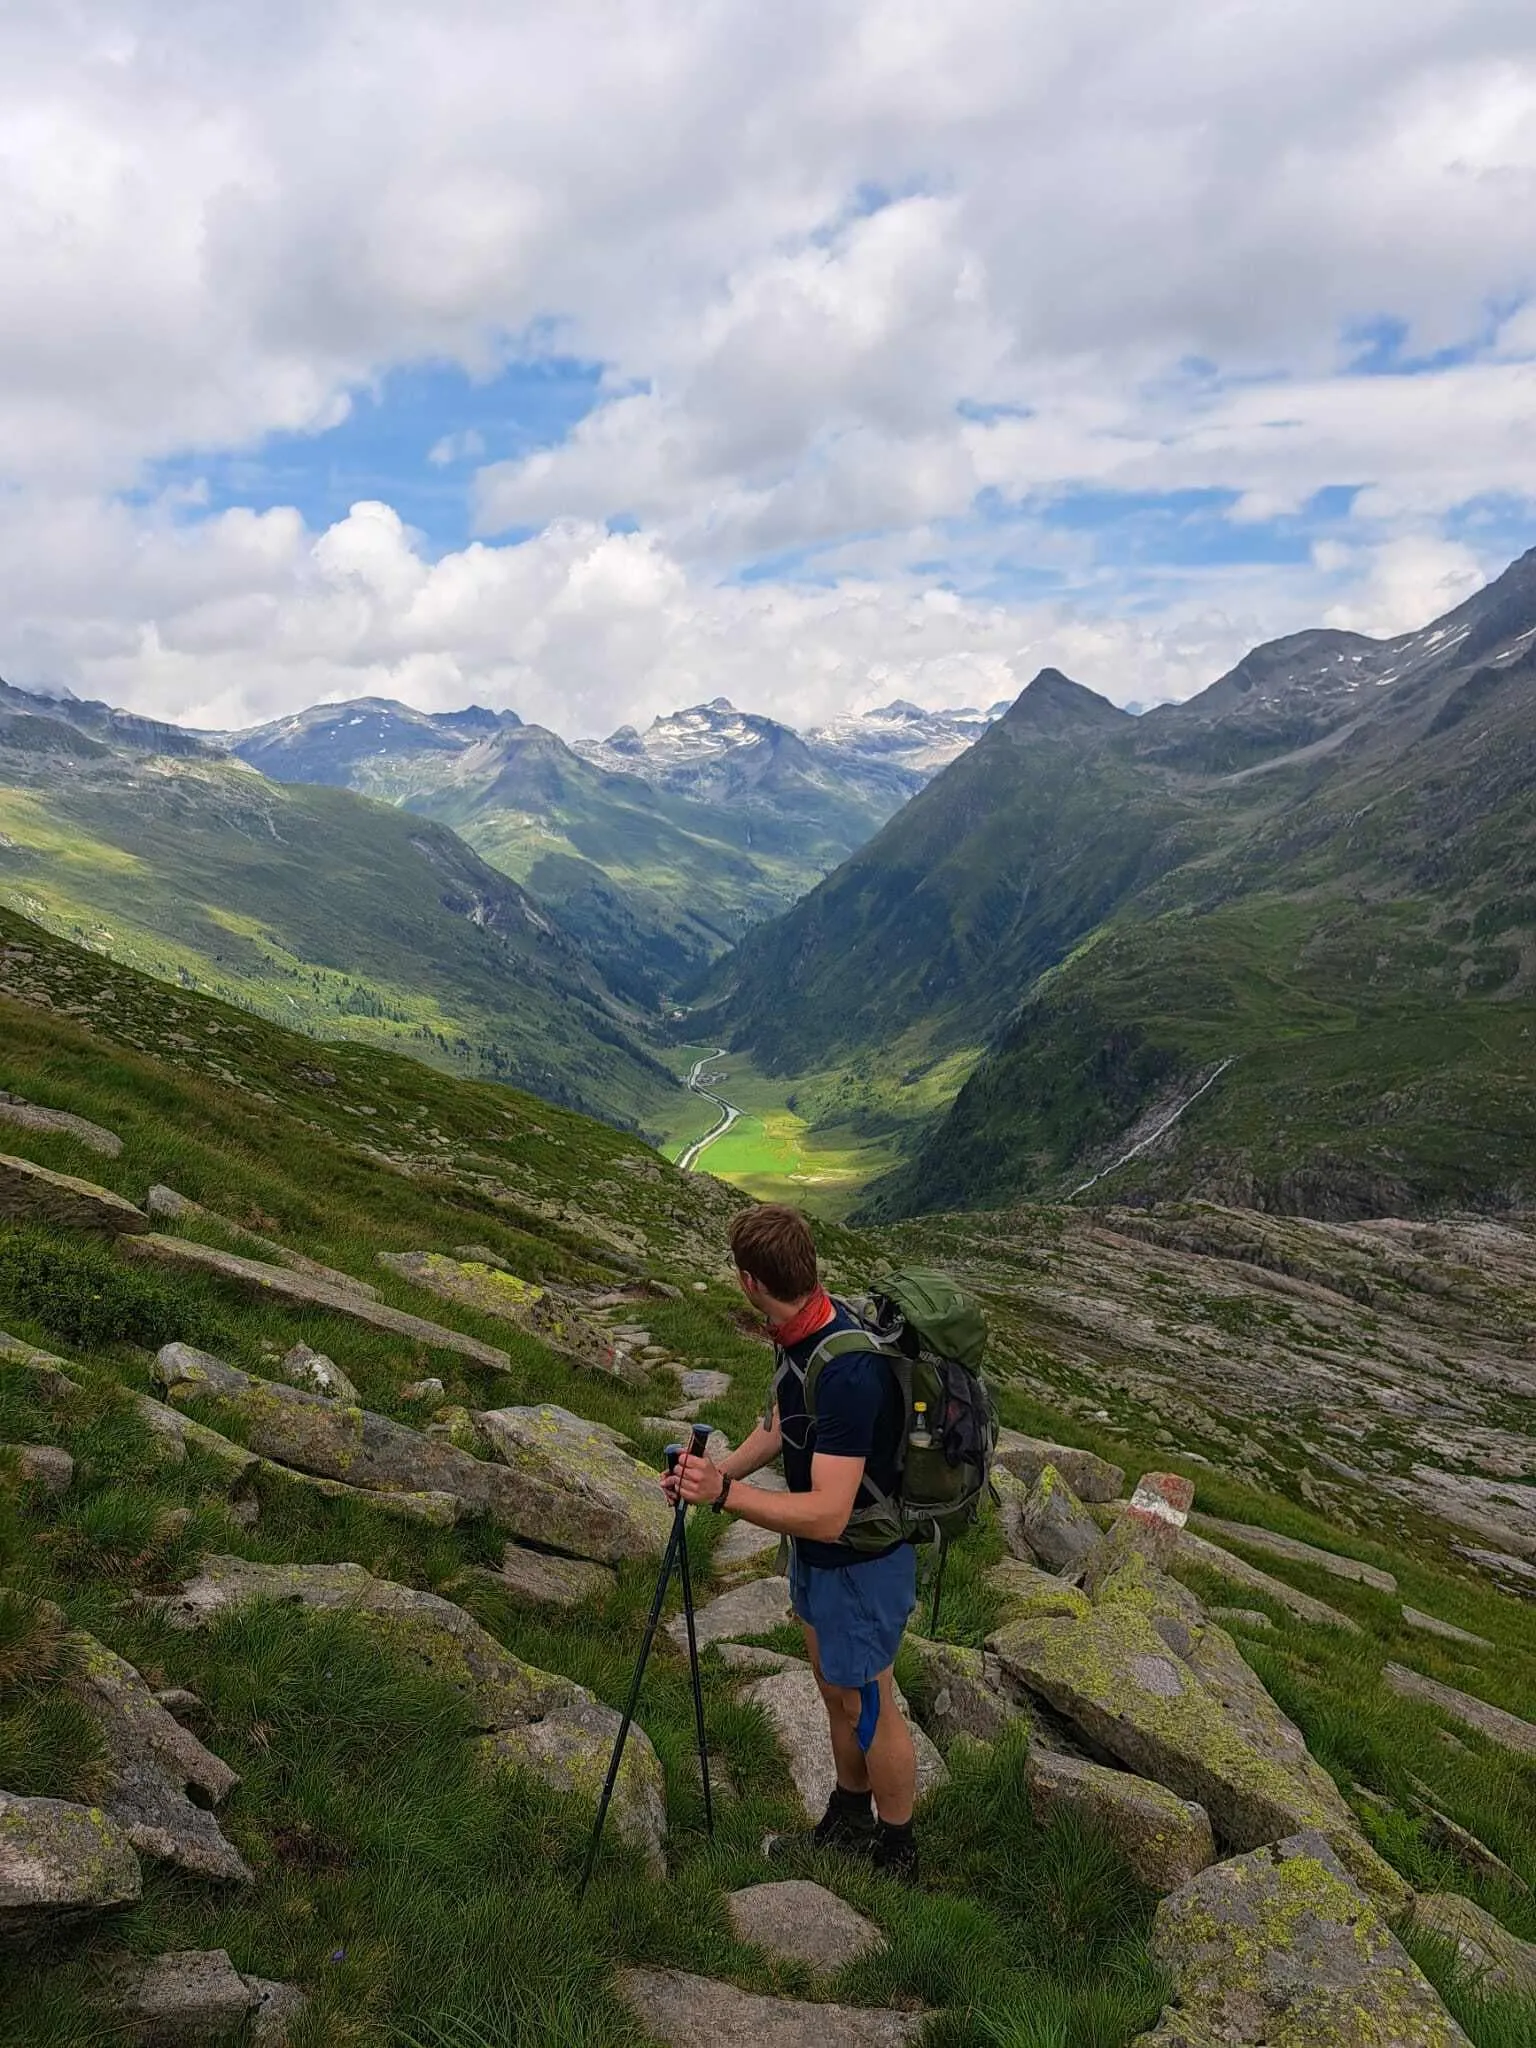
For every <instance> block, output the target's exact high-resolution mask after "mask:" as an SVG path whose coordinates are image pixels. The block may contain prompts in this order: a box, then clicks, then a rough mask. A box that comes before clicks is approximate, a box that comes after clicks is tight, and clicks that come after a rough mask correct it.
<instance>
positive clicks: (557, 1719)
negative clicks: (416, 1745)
mask: <svg viewBox="0 0 1536 2048" xmlns="http://www.w3.org/2000/svg"><path fill="white" fill-rule="evenodd" d="M618 1733H619V1716H618V1714H617V1713H615V1712H614V1710H613V1708H612V1707H608V1706H604V1705H603V1703H602V1702H601V1701H600V1700H594V1699H593V1698H592V1697H591V1696H590V1694H583V1696H582V1698H581V1699H580V1700H578V1701H577V1702H576V1703H575V1704H574V1705H571V1706H567V1707H557V1708H556V1709H555V1711H554V1712H553V1713H551V1714H546V1715H545V1716H544V1717H543V1718H542V1719H541V1720H538V1721H525V1722H523V1723H522V1724H521V1726H519V1727H516V1728H503V1729H501V1730H499V1731H498V1732H497V1733H496V1734H494V1735H488V1736H487V1737H486V1738H485V1741H484V1743H483V1745H482V1747H483V1749H484V1752H485V1754H486V1756H487V1757H488V1758H489V1759H490V1761H491V1762H492V1763H494V1764H501V1765H505V1766H508V1767H511V1768H513V1769H516V1770H524V1771H529V1772H531V1773H532V1774H533V1776H534V1777H536V1778H538V1779H539V1780H540V1781H541V1782H542V1783H543V1784H545V1785H549V1786H551V1787H553V1789H554V1790H555V1791H557V1792H570V1793H574V1794H575V1795H576V1796H577V1797H579V1798H582V1799H585V1800H586V1801H587V1802H588V1804H589V1805H591V1806H594V1807H595V1806H596V1804H597V1802H598V1800H599V1799H600V1798H601V1797H602V1790H603V1783H604V1780H605V1778H606V1776H607V1772H608V1763H609V1759H610V1757H611V1756H612V1754H613V1745H614V1743H615V1742H616V1741H617V1739H618ZM608 1818H609V1820H610V1821H611V1823H612V1825H613V1828H614V1832H615V1833H616V1834H617V1835H619V1836H620V1838H621V1839H622V1840H624V1841H627V1842H629V1843H630V1844H631V1845H632V1846H633V1847H634V1848H637V1849H638V1850H639V1851H640V1853H641V1855H642V1856H643V1857H644V1858H645V1860H646V1863H647V1865H648V1866H649V1869H650V1872H651V1875H652V1876H653V1877H657V1878H661V1877H665V1876H666V1874H667V1861H666V1853H665V1848H664V1844H665V1841H666V1835H667V1782H666V1778H665V1775H664V1774H663V1772H662V1768H661V1760H660V1758H659V1757H658V1756H657V1754H656V1752H655V1750H654V1749H653V1748H652V1747H651V1742H650V1738H649V1736H647V1735H646V1733H645V1731H644V1729H643V1728H637V1727H634V1726H633V1725H632V1726H631V1728H630V1731H629V1739H628V1741H627V1742H626V1743H625V1745H624V1759H623V1762H622V1763H621V1764H620V1765H619V1775H618V1777H617V1779H616V1780H615V1782H614V1787H613V1804H612V1805H611V1806H610V1808H609V1810H608Z"/></svg>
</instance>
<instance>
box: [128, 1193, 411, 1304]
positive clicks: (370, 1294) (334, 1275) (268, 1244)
mask: <svg viewBox="0 0 1536 2048" xmlns="http://www.w3.org/2000/svg"><path fill="white" fill-rule="evenodd" d="M144 1208H145V1211H146V1213H147V1214H148V1215H150V1216H152V1217H154V1218H155V1220H156V1221H157V1222H167V1223H187V1222H190V1221H191V1220H192V1219H193V1218H194V1217H196V1218H206V1219H207V1221H208V1222H210V1223H213V1224H216V1225H217V1226H218V1228H219V1229H220V1230H227V1231H228V1232H229V1234H230V1236H231V1237H237V1238H239V1240H240V1242H241V1243H242V1244H247V1245H249V1246H250V1247H251V1249H252V1250H253V1251H256V1252H260V1254H261V1256H262V1257H263V1258H264V1259H271V1260H272V1262H273V1264H274V1265H278V1266H287V1267H288V1268H289V1270H290V1271H291V1272H294V1273H307V1274H308V1275H309V1276H310V1278H311V1279H313V1280H324V1281H327V1282H328V1283H329V1284H330V1285H331V1286H333V1287H345V1288H346V1289H347V1290H348V1291H349V1292H350V1293H352V1294H360V1295H362V1296H363V1298H364V1299H365V1300H367V1301H377V1300H378V1298H379V1290H378V1289H377V1288H376V1287H371V1286H370V1285H369V1284H368V1282H367V1281H366V1280H359V1279H358V1278H357V1277H356V1275H355V1274H352V1273H339V1272H338V1271H337V1270H336V1268H335V1267H334V1266H322V1265H321V1264H320V1263H319V1261H318V1260H316V1259H311V1258H306V1256H305V1255H304V1253H303V1252H296V1251H295V1250H294V1249H293V1247H292V1246H291V1245H286V1244H278V1243H276V1242H275V1240H274V1239H272V1238H270V1237H263V1236H262V1235H261V1233H260V1231H258V1230H247V1229H246V1227H245V1225H244V1224H243V1223H236V1221H235V1220H234V1218H233V1217H232V1216H221V1215H220V1214H219V1213H218V1211H217V1210H216V1209H205V1208H204V1207H203V1205H202V1203H201V1202H194V1201H193V1200H192V1197H191V1196H190V1195H179V1194H178V1193H177V1192H176V1190H175V1188H168V1187H164V1186H158V1185H157V1186H155V1187H152V1188H151V1189H150V1191H149V1194H148V1196H147V1197H146V1198H145V1202H144Z"/></svg>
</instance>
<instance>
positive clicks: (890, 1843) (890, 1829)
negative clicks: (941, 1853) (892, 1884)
mask: <svg viewBox="0 0 1536 2048" xmlns="http://www.w3.org/2000/svg"><path fill="white" fill-rule="evenodd" d="M870 1861H871V1862H872V1863H873V1865H874V1867H875V1869H876V1870H877V1871H878V1872H879V1873H880V1875H881V1876H882V1877H894V1878H895V1879H896V1881H897V1883H898V1884H916V1883H917V1843H916V1842H915V1841H914V1840H913V1839H912V1823H911V1821H908V1822H907V1823H906V1824H905V1825H904V1826H902V1827H898V1826H897V1825H896V1824H895V1822H894V1821H888V1820H883V1821H881V1822H880V1824H879V1826H878V1827H877V1828H876V1829H875V1841H874V1848H873V1850H872V1851H871V1855H870Z"/></svg>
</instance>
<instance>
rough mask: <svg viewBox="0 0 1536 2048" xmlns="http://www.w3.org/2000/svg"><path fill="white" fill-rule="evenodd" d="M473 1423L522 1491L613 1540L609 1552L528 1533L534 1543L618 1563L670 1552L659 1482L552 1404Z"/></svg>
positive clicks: (503, 1411)
mask: <svg viewBox="0 0 1536 2048" xmlns="http://www.w3.org/2000/svg"><path fill="white" fill-rule="evenodd" d="M474 1421H475V1427H476V1428H477V1429H478V1430H479V1432H480V1434H481V1436H482V1438H483V1439H484V1440H485V1442H487V1443H488V1444H490V1446H491V1447H492V1449H493V1450H494V1452H495V1455H496V1457H497V1458H498V1459H499V1461H500V1464H501V1466H504V1467H505V1468H506V1469H507V1470H508V1471H509V1472H511V1473H512V1474H514V1475H515V1476H516V1480H517V1484H518V1485H519V1486H525V1485H526V1486H539V1487H541V1488H543V1489H544V1490H545V1491H546V1492H547V1493H549V1494H552V1495H554V1496H555V1497H556V1498H558V1499H560V1500H562V1501H564V1502H565V1503H566V1505H567V1508H568V1511H569V1513H570V1515H571V1516H572V1518H573V1519H575V1518H578V1517H585V1518H587V1519H589V1520H592V1521H595V1522H598V1523H600V1524H601V1525H602V1526H604V1527H606V1528H607V1529H609V1530H611V1532H612V1535H611V1539H610V1545H611V1547H610V1548H608V1549H606V1550H603V1551H597V1550H593V1549H582V1548H581V1546H579V1545H577V1544H576V1543H572V1542H564V1543H562V1542H559V1539H558V1538H554V1537H544V1538H540V1537H539V1535H538V1534H537V1532H528V1533H530V1534H531V1535H532V1538H533V1540H534V1541H535V1542H538V1541H541V1540H542V1541H545V1542H548V1543H551V1544H553V1545H556V1546H557V1547H558V1548H560V1549H564V1550H580V1554H581V1555H583V1556H587V1557H601V1558H602V1559H603V1560H604V1561H605V1562H606V1561H609V1560H612V1561H613V1562H615V1563H616V1562H617V1561H618V1559H619V1558H621V1557H634V1556H645V1555H647V1554H650V1555H656V1554H658V1553H659V1552H660V1551H662V1550H664V1549H665V1548H666V1542H667V1538H668V1536H669V1535H670V1533H671V1529H672V1510H671V1508H670V1507H669V1506H668V1504H667V1499H666V1496H665V1494H663V1492H662V1490H661V1486H660V1483H659V1476H658V1474H657V1473H656V1472H654V1471H652V1470H651V1468H650V1467H649V1466H647V1465H642V1464H641V1463H640V1461H639V1460H638V1459H637V1458H632V1457H630V1456H629V1455H628V1453H627V1452H625V1451H622V1450H620V1449H619V1447H618V1445H617V1444H615V1443H613V1442H612V1441H611V1439H610V1437H609V1435H608V1434H607V1433H606V1432H603V1431H600V1430H597V1429H595V1428H593V1427H592V1426H591V1425H590V1424H588V1423H586V1422H584V1421H583V1420H582V1419H581V1417H580V1416H579V1415H572V1414H571V1413H570V1412H569V1410H567V1409H564V1408H557V1407H554V1406H551V1405H549V1404H545V1405H543V1406H541V1407H536V1408H494V1409H489V1410H486V1411H485V1412H483V1413H480V1414H477V1415H476V1416H475V1418H474ZM490 1469H492V1470H496V1469H498V1468H497V1467H494V1466H493V1467H491V1468H490ZM513 1533H514V1534H521V1533H524V1532H522V1531H514V1532H513Z"/></svg>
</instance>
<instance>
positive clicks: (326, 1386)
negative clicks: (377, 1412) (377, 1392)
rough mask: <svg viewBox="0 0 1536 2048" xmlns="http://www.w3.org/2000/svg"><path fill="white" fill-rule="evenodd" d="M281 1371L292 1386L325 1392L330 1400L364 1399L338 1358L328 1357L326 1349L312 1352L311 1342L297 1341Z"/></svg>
mask: <svg viewBox="0 0 1536 2048" xmlns="http://www.w3.org/2000/svg"><path fill="white" fill-rule="evenodd" d="M277 1371H278V1374H279V1376H280V1377H281V1378H283V1379H285V1380H286V1381H287V1382H288V1384H289V1386H291V1387H306V1388H307V1389H308V1390H309V1392H310V1393H312V1394H323V1395H324V1396H325V1398H326V1399H327V1400H328V1401H351V1402H354V1403H355V1402H357V1401H358V1400H360V1399H361V1396H360V1395H359V1394H358V1391H357V1389H356V1387H354V1386H353V1384H352V1382H351V1381H350V1380H349V1379H348V1378H347V1376H346V1374H345V1373H344V1372H343V1371H342V1369H341V1367H340V1366H339V1365H338V1364H337V1363H336V1361H335V1359H334V1358H327V1357H326V1355H325V1353H324V1352H323V1351H311V1350H310V1348H309V1346H308V1345H307V1344H295V1345H294V1346H293V1348H292V1350H290V1351H285V1352H284V1353H283V1356H282V1358H281V1360H280V1361H279V1362H278V1366H277Z"/></svg>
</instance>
